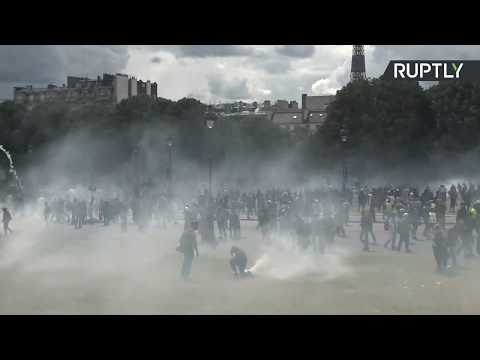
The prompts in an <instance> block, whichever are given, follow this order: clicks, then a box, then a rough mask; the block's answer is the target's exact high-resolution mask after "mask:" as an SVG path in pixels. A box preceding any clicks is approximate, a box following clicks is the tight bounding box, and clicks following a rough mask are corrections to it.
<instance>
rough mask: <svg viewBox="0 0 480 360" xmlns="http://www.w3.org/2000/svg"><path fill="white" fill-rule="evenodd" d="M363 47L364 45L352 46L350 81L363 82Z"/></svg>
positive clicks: (364, 76) (364, 77) (364, 75)
mask: <svg viewBox="0 0 480 360" xmlns="http://www.w3.org/2000/svg"><path fill="white" fill-rule="evenodd" d="M366 78H367V76H366V74H365V47H364V45H353V51H352V70H351V72H350V81H355V80H365V79H366Z"/></svg>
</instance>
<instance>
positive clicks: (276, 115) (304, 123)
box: [271, 94, 335, 134]
mask: <svg viewBox="0 0 480 360" xmlns="http://www.w3.org/2000/svg"><path fill="white" fill-rule="evenodd" d="M334 99H335V96H334V95H325V96H309V95H307V94H302V108H301V109H298V104H297V103H296V102H295V101H291V102H290V103H289V106H288V108H285V107H284V103H282V104H281V108H278V107H277V106H276V105H277V104H278V101H277V104H276V105H275V106H274V107H272V108H273V109H272V115H271V120H272V122H273V123H274V124H276V125H278V126H280V127H281V128H283V129H286V130H289V131H295V130H296V129H300V128H302V129H306V130H308V132H309V133H310V134H313V133H315V132H316V131H318V130H319V129H320V128H321V127H322V125H323V123H324V122H325V120H326V119H327V107H328V105H329V104H330V103H331V102H332V101H333V100H334Z"/></svg>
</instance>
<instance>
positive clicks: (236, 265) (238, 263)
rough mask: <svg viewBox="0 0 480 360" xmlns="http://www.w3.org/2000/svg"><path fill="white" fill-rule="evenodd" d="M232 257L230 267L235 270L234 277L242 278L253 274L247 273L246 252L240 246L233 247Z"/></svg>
mask: <svg viewBox="0 0 480 360" xmlns="http://www.w3.org/2000/svg"><path fill="white" fill-rule="evenodd" d="M230 255H231V258H230V267H231V268H232V270H233V273H234V276H235V277H240V278H245V277H248V276H251V273H250V272H249V271H246V268H247V261H248V260H247V254H245V251H243V250H242V249H240V248H239V247H238V246H232V248H231V250H230Z"/></svg>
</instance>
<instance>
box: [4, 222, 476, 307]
mask: <svg viewBox="0 0 480 360" xmlns="http://www.w3.org/2000/svg"><path fill="white" fill-rule="evenodd" d="M12 227H13V229H14V231H15V233H14V234H13V235H12V236H11V237H10V238H8V239H4V238H2V239H1V249H0V289H1V296H0V313H1V314H480V287H479V286H478V285H477V283H478V281H477V274H478V273H479V270H480V261H479V258H473V259H471V260H468V261H464V260H463V258H462V259H461V266H460V267H459V268H458V269H455V270H453V269H450V270H449V273H448V274H447V275H440V274H437V273H435V263H434V259H433V255H432V250H431V241H418V242H416V243H415V244H414V245H413V246H412V249H413V253H412V254H406V253H403V252H402V253H399V252H394V251H391V250H389V249H385V248H384V247H383V246H382V245H383V243H384V241H385V240H386V236H387V235H386V232H385V231H384V230H383V226H382V224H376V226H375V232H376V234H377V238H378V239H377V241H378V243H379V245H378V246H372V249H373V251H371V252H368V253H366V252H362V251H361V246H360V243H359V240H358V238H359V227H358V224H352V225H350V226H349V227H348V228H347V232H348V237H347V238H346V239H343V238H340V239H338V240H337V245H336V247H338V249H339V251H336V252H335V254H334V255H332V256H330V257H328V256H319V255H313V254H309V255H302V254H296V255H295V256H293V255H292V256H290V255H288V253H287V254H286V253H285V252H280V253H278V252H277V253H276V252H275V251H273V252H270V250H271V249H270V248H269V247H264V246H263V244H262V241H261V237H260V235H259V233H258V231H256V230H255V223H254V222H252V221H244V222H242V232H243V233H242V239H241V240H240V241H239V243H238V244H239V245H240V246H241V247H242V248H244V249H245V250H246V251H247V254H248V256H249V266H252V265H253V264H254V263H255V262H256V261H257V260H258V259H260V258H261V257H262V255H264V254H265V253H269V254H270V264H269V265H268V266H267V268H266V269H263V270H262V271H260V272H259V273H258V274H257V275H256V276H255V278H254V279H248V280H235V279H234V278H233V276H232V272H231V270H230V268H229V265H228V259H229V250H230V247H231V245H232V242H231V241H229V242H227V243H222V244H221V245H220V246H219V247H218V248H216V249H210V248H208V247H206V246H205V245H203V244H200V257H198V258H196V259H195V261H194V264H193V271H192V279H191V280H190V281H188V282H185V281H182V280H180V278H179V272H180V267H181V262H182V257H181V255H180V254H179V253H178V252H176V251H175V246H176V242H177V240H178V238H179V236H180V233H181V230H182V229H183V225H182V224H180V223H179V224H177V225H172V226H171V227H169V228H168V229H162V228H156V227H155V228H152V229H150V230H149V231H148V232H147V233H146V234H141V233H140V232H139V231H138V230H137V229H136V228H134V227H133V226H131V227H130V228H129V231H128V232H127V233H126V234H125V233H121V232H120V226H119V225H112V226H109V227H103V226H101V225H90V226H85V227H84V228H83V229H80V230H74V229H73V228H72V227H70V226H67V225H58V224H51V225H49V226H46V225H45V224H43V223H42V222H41V221H40V219H36V218H35V219H33V218H32V219H28V220H27V219H23V220H22V219H20V220H18V219H17V220H16V221H14V222H13V223H12ZM420 230H422V229H420ZM420 232H421V231H419V233H420ZM274 250H275V249H274ZM340 250H341V251H340Z"/></svg>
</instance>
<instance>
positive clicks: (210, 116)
mask: <svg viewBox="0 0 480 360" xmlns="http://www.w3.org/2000/svg"><path fill="white" fill-rule="evenodd" d="M209 110H210V109H209ZM216 122H217V116H216V115H215V113H213V112H211V111H207V113H206V114H205V126H206V127H207V129H213V128H214V127H215V124H216ZM208 193H209V195H210V196H212V153H211V152H210V154H209V155H208Z"/></svg>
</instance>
